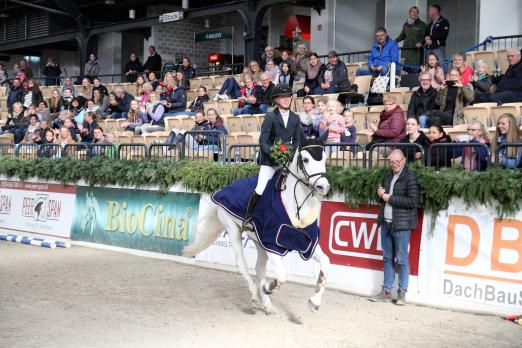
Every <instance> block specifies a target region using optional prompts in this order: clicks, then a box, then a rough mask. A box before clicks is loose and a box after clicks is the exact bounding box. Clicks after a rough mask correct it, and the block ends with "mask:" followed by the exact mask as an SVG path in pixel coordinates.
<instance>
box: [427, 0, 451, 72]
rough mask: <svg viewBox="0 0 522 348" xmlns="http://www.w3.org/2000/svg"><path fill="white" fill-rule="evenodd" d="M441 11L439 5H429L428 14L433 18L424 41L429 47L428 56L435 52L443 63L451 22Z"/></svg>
mask: <svg viewBox="0 0 522 348" xmlns="http://www.w3.org/2000/svg"><path fill="white" fill-rule="evenodd" d="M440 11H441V9H440V6H439V5H435V4H434V5H430V6H428V16H429V17H430V18H431V22H430V24H428V26H427V27H426V33H425V34H424V35H425V37H424V41H425V42H426V44H425V46H426V48H427V52H426V57H427V56H428V55H429V54H431V53H433V54H435V55H436V56H437V57H438V58H439V62H441V63H442V61H444V58H445V56H446V39H447V38H448V34H449V27H450V24H449V22H448V20H447V19H446V18H444V17H442V15H441V14H440Z"/></svg>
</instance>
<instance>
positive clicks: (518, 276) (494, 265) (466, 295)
mask: <svg viewBox="0 0 522 348" xmlns="http://www.w3.org/2000/svg"><path fill="white" fill-rule="evenodd" d="M495 216H496V212H495V209H494V208H493V207H486V206H479V205H477V206H474V207H473V209H468V208H467V207H466V205H465V204H464V202H463V201H462V200H460V199H456V198H454V199H452V200H451V202H450V205H449V208H448V210H447V211H444V212H441V214H439V216H438V217H437V219H436V221H435V230H434V231H433V233H432V234H431V233H424V235H423V238H422V244H421V249H422V254H421V260H420V272H419V289H420V290H421V292H422V293H423V294H425V295H431V296H434V297H436V298H439V299H440V301H442V302H444V303H447V304H450V305H451V306H455V307H460V308H463V309H467V308H470V307H471V308H475V309H480V310H488V309H493V310H495V311H498V310H499V309H500V310H501V311H506V312H507V313H509V312H510V311H512V312H513V313H519V312H520V311H521V310H522V212H518V213H517V214H516V216H513V217H509V218H506V219H499V218H496V217H495ZM424 229H425V231H428V230H429V224H428V222H425V226H424Z"/></svg>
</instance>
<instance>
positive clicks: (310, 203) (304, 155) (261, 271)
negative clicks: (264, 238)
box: [183, 134, 330, 314]
mask: <svg viewBox="0 0 522 348" xmlns="http://www.w3.org/2000/svg"><path fill="white" fill-rule="evenodd" d="M326 138H327V134H325V135H323V136H322V137H320V138H319V139H307V138H306V137H304V136H301V139H300V146H299V148H298V149H297V151H296V152H295V155H294V157H293V160H292V162H291V163H289V165H288V167H287V168H288V177H287V179H286V183H285V185H284V186H283V190H282V192H281V198H282V202H283V204H284V206H285V207H286V210H287V213H288V216H289V218H290V220H291V222H292V224H293V225H294V227H299V228H302V227H306V226H308V225H310V224H311V223H312V222H314V221H316V220H317V218H318V216H319V207H320V202H319V199H318V196H319V197H324V196H325V195H326V194H327V193H328V190H329V189H330V184H329V182H328V180H327V179H326V176H325V175H326V164H325V162H326V155H325V153H324V142H325V140H326ZM208 204H209V207H208V214H205V216H200V219H199V221H198V227H197V233H196V237H195V241H194V243H193V244H191V245H189V246H187V247H186V248H185V249H184V250H183V255H184V256H187V257H193V256H194V255H196V254H197V253H199V252H201V251H203V250H205V249H206V248H208V247H209V246H210V245H211V244H212V243H213V242H214V241H215V240H216V239H217V238H218V237H219V235H220V234H221V233H222V232H223V229H226V230H227V231H228V233H229V236H230V240H231V245H232V248H233V250H234V253H235V254H236V262H237V266H238V268H239V272H240V273H241V275H242V276H243V278H245V280H246V281H247V283H248V287H249V289H250V292H251V294H252V298H251V301H252V305H253V306H254V307H255V308H257V309H262V310H264V311H265V313H267V314H268V313H271V312H274V311H275V308H274V307H273V306H272V303H271V301H270V297H269V295H270V294H271V293H272V291H273V290H274V289H276V288H279V287H280V286H281V285H282V284H283V283H284V282H285V281H286V272H285V269H284V267H283V262H282V257H281V256H280V255H277V254H275V253H271V252H267V251H266V250H265V249H263V247H262V246H261V245H260V243H259V241H258V239H257V236H256V234H255V233H254V232H253V231H246V233H248V235H249V236H250V238H252V240H253V241H254V244H255V246H256V249H257V263H256V276H257V283H256V282H255V281H254V280H253V279H252V277H251V276H250V275H249V273H248V268H247V262H246V259H245V255H244V253H243V245H242V240H241V236H242V230H241V224H242V221H241V220H240V219H238V218H236V217H235V216H233V215H232V214H230V213H229V212H228V211H227V210H225V209H224V208H223V207H221V206H219V205H217V204H215V203H214V202H212V201H210V199H209V200H208ZM261 233H262V231H260V234H261ZM312 258H313V259H314V260H316V261H318V262H319V264H320V273H319V277H318V279H317V285H316V287H315V293H314V295H312V296H311V297H310V298H309V301H308V305H309V308H310V310H312V311H314V312H315V311H317V310H318V309H319V306H320V305H321V299H322V295H323V293H324V291H325V284H326V277H327V270H328V267H329V265H330V260H329V258H328V256H326V255H325V254H324V253H323V251H322V250H321V248H320V246H319V244H317V246H316V248H315V251H314V254H313V256H312ZM269 259H270V261H271V262H272V264H273V266H274V271H275V275H276V279H274V280H273V281H272V282H270V283H268V282H267V280H266V265H267V261H268V260H269Z"/></svg>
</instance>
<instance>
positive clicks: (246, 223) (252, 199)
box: [241, 191, 261, 230]
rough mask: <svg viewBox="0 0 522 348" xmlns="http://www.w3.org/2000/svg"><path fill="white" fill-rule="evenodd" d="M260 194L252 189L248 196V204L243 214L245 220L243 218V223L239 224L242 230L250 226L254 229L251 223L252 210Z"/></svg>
mask: <svg viewBox="0 0 522 348" xmlns="http://www.w3.org/2000/svg"><path fill="white" fill-rule="evenodd" d="M259 197H261V196H260V195H258V194H257V193H256V191H253V192H252V193H251V194H250V198H249V199H248V205H247V210H246V215H245V220H243V224H242V225H241V228H242V229H243V230H245V229H247V228H250V229H252V230H253V229H254V226H253V225H252V213H253V212H254V209H255V207H256V204H257V201H258V200H259Z"/></svg>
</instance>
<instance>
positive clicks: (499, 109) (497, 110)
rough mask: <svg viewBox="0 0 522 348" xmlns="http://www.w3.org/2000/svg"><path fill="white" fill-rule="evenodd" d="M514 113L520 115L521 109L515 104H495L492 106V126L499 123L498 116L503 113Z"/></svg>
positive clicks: (516, 115)
mask: <svg viewBox="0 0 522 348" xmlns="http://www.w3.org/2000/svg"><path fill="white" fill-rule="evenodd" d="M506 113H508V114H512V115H513V116H515V118H516V117H518V116H519V111H518V108H517V107H516V106H515V105H507V106H506V105H501V106H493V107H492V108H491V118H492V124H491V125H492V126H496V125H497V121H498V118H499V117H500V115H502V114H506Z"/></svg>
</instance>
